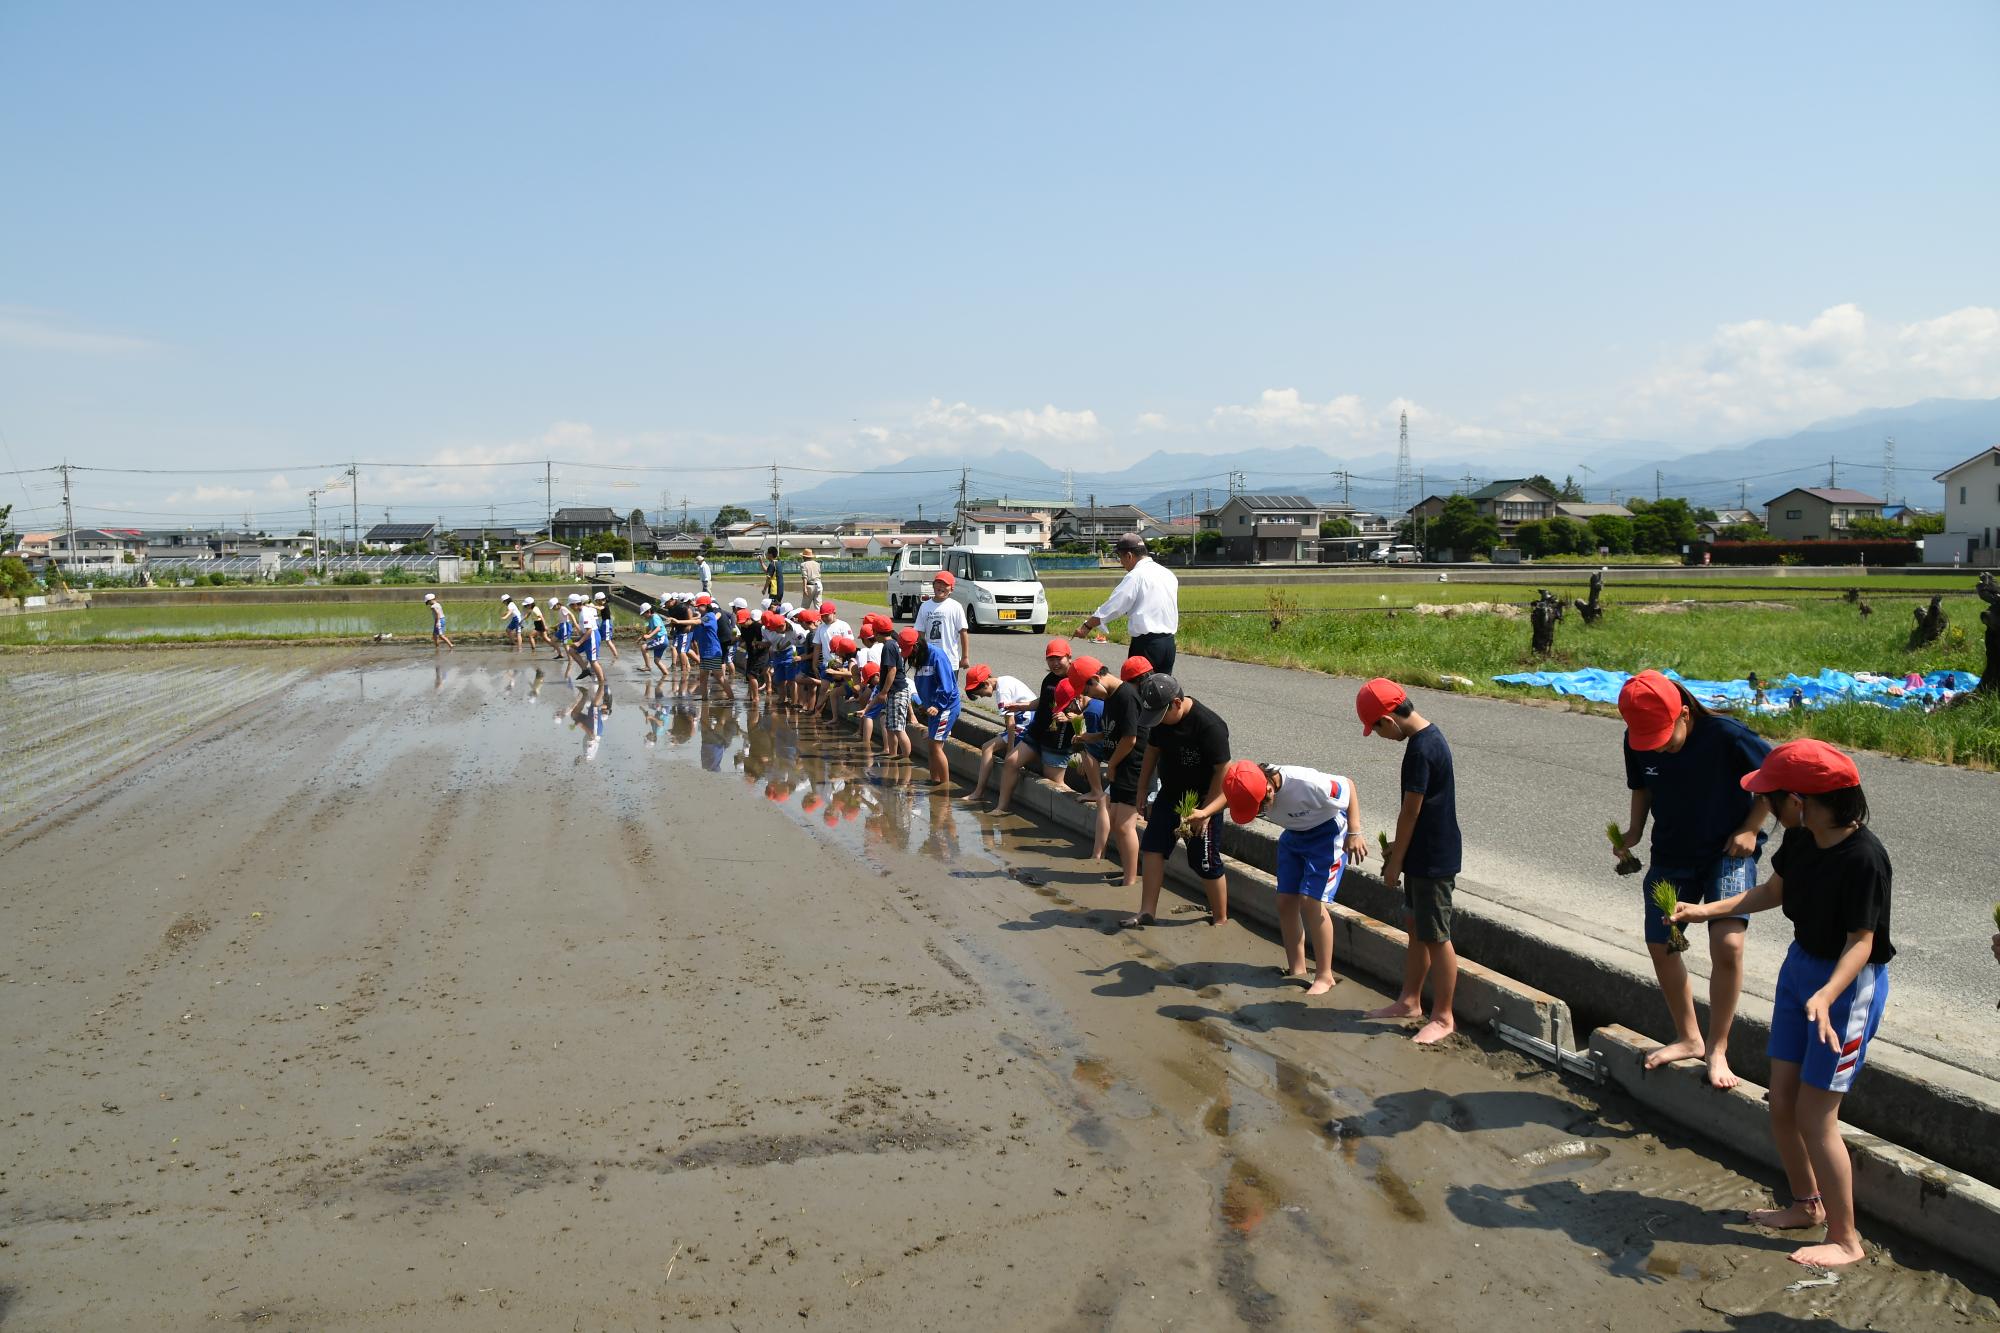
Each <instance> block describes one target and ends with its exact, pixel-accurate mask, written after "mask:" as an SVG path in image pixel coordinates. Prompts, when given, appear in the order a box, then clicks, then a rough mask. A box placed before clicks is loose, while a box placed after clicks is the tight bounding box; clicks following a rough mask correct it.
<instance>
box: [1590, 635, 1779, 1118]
mask: <svg viewBox="0 0 2000 1333" xmlns="http://www.w3.org/2000/svg"><path fill="white" fill-rule="evenodd" d="M1618 713H1619V716H1621V717H1623V718H1624V719H1625V785H1626V787H1628V788H1629V789H1630V790H1631V794H1632V805H1631V819H1630V824H1629V827H1627V828H1626V829H1625V830H1624V832H1623V834H1622V835H1621V842H1622V844H1623V846H1624V847H1626V848H1631V849H1636V848H1637V847H1638V845H1639V837H1640V835H1641V834H1642V833H1644V832H1645V830H1646V821H1647V818H1648V817H1649V816H1650V817H1651V819H1652V821H1653V843H1652V849H1651V852H1652V854H1651V856H1650V857H1649V860H1650V861H1651V864H1650V865H1648V866H1647V867H1646V873H1645V874H1644V875H1643V876H1641V877H1640V880H1639V884H1640V898H1641V901H1642V903H1643V912H1644V920H1645V935H1646V952H1647V953H1649V954H1651V955H1652V958H1653V973H1654V975H1655V976H1657V977H1658V978H1659V981H1660V994H1661V995H1662V996H1663V997H1664V998H1665V1000H1666V1002H1667V1012H1668V1013H1669V1015H1671V1016H1672V1018H1673V1024H1674V1040H1673V1041H1672V1042H1670V1043H1668V1044H1667V1045H1666V1046H1663V1047H1661V1048H1660V1049H1659V1050H1657V1051H1654V1052H1653V1053H1652V1054H1651V1055H1650V1056H1648V1057H1646V1067H1647V1068H1648V1069H1654V1068H1657V1067H1658V1066H1660V1065H1664V1064H1670V1063H1672V1062H1673V1061H1675V1060H1700V1059H1703V1058H1706V1059H1707V1061H1708V1081H1709V1083H1710V1084H1711V1085H1713V1086H1714V1087H1717V1088H1733V1087H1735V1086H1736V1084H1737V1081H1738V1080H1737V1078H1736V1075H1735V1073H1734V1072H1733V1071H1731V1069H1730V1068H1729V1029H1730V1026H1731V1025H1732V1024H1733V1023H1734V1021H1735V1018H1736V1002H1737V999H1738V998H1739V997H1740V995H1741V994H1742V990H1743V943H1744V940H1743V934H1744V930H1745V928H1746V927H1747V925H1748V924H1749V923H1748V922H1747V921H1746V920H1745V919H1744V918H1743V917H1742V916H1741V915H1737V916H1732V917H1720V916H1718V917H1715V918H1713V919H1711V920H1710V923H1709V927H1708V950H1709V978H1708V1041H1707V1043H1706V1044H1704V1043H1703V1041H1702V1035H1701V1026H1700V1023H1699V1021H1698V1020H1697V1017H1696V1015H1695V1008H1694V986H1693V985H1692V984H1691V983H1690V982H1689V980H1688V971H1687V967H1686V965H1685V964H1684V963H1682V962H1681V956H1680V954H1679V953H1677V952H1675V951H1674V950H1672V949H1670V948H1669V947H1668V944H1667V921H1666V918H1665V917H1663V916H1661V915H1660V909H1659V908H1658V907H1656V906H1655V905H1654V903H1653V897H1652V886H1653V885H1654V884H1657V883H1659V882H1660V881H1662V880H1664V881H1666V882H1667V883H1670V884H1672V885H1673V886H1674V891H1675V892H1676V893H1677V894H1678V895H1679V896H1680V900H1681V901H1682V902H1690V903H1708V902H1715V901H1716V900H1718V899H1721V898H1730V897H1734V896H1736V895H1738V894H1740V893H1742V892H1743V891H1744V890H1745V889H1748V888H1750V887H1751V886H1752V885H1754V884H1756V882H1757V858H1758V857H1759V856H1760V855H1762V853H1763V848H1764V821H1765V820H1766V819H1767V818H1768V817H1769V815H1770V813H1771V803H1770V802H1769V801H1768V800H1767V799H1765V798H1764V797H1763V796H1761V795H1756V794H1753V793H1751V792H1748V791H1746V790H1744V788H1743V787H1742V785H1741V783H1740V781H1739V779H1741V778H1742V777H1743V776H1744V775H1745V774H1748V773H1754V772H1755V771H1756V770H1757V766H1758V765H1759V764H1761V763H1763V762H1764V758H1765V756H1766V755H1768V754H1770V753H1771V743H1770V742H1769V741H1767V740H1765V739H1764V738H1763V737H1761V736H1758V735H1757V734H1756V733H1754V732H1752V731H1751V730H1750V729H1749V728H1748V727H1746V726H1744V725H1743V724H1742V723H1741V722H1738V721H1736V720H1735V719H1734V718H1727V717H1720V716H1718V715H1716V714H1714V713H1711V712H1709V711H1708V710H1707V709H1706V708H1703V707H1702V706H1701V704H1700V703H1699V702H1698V701H1697V700H1696V699H1695V697H1694V696H1693V695H1692V694H1689V693H1688V691H1687V687H1686V686H1684V685H1682V684H1680V682H1678V681H1674V680H1669V679H1667V677H1665V676H1663V675H1661V674H1660V673H1659V672H1657V671H1642V672H1640V673H1639V674H1638V675H1636V676H1634V677H1632V679H1630V680H1628V681H1626V682H1625V688H1624V689H1622V690H1620V691H1619V692H1618ZM1606 850H1607V851H1614V852H1615V849H1611V848H1607V849H1606Z"/></svg>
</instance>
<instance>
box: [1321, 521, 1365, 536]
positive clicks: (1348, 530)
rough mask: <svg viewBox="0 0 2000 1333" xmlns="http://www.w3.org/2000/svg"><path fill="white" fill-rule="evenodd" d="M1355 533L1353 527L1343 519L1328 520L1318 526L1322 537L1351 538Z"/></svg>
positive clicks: (1355, 530)
mask: <svg viewBox="0 0 2000 1333" xmlns="http://www.w3.org/2000/svg"><path fill="white" fill-rule="evenodd" d="M1356 532H1357V529H1356V528H1355V526H1354V525H1353V524H1352V523H1350V522H1348V521H1347V520H1346V519H1344V518H1330V519H1328V520H1326V522H1324V523H1322V524H1320V525H1319V535H1320V536H1322V537H1352V536H1355V535H1356Z"/></svg>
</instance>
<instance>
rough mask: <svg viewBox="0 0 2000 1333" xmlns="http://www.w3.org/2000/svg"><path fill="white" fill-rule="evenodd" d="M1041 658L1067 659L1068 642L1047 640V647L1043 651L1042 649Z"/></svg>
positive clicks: (1064, 640)
mask: <svg viewBox="0 0 2000 1333" xmlns="http://www.w3.org/2000/svg"><path fill="white" fill-rule="evenodd" d="M1042 656H1043V657H1068V656H1069V640H1068V639H1050V640H1049V646H1048V647H1046V648H1044V649H1042Z"/></svg>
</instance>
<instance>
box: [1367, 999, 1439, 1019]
mask: <svg viewBox="0 0 2000 1333" xmlns="http://www.w3.org/2000/svg"><path fill="white" fill-rule="evenodd" d="M1423 1016H1424V1007H1423V1006H1422V1005H1421V1004H1418V1003H1417V1002H1416V1001H1415V1000H1398V1001H1396V1002H1395V1003H1394V1004H1385V1005H1383V1006H1382V1007H1381V1008H1380V1009H1370V1010H1369V1011H1368V1012H1367V1013H1366V1014H1364V1015H1362V1017H1364V1018H1422V1017H1423Z"/></svg>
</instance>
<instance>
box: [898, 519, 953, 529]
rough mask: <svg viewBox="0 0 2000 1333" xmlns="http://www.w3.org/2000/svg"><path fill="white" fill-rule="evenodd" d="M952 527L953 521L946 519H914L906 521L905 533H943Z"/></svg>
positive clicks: (904, 524)
mask: <svg viewBox="0 0 2000 1333" xmlns="http://www.w3.org/2000/svg"><path fill="white" fill-rule="evenodd" d="M950 526H951V520H950V519H946V518H912V519H906V520H905V521H904V523H903V531H905V532H943V531H944V530H945V529H947V528H949V527H950Z"/></svg>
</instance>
